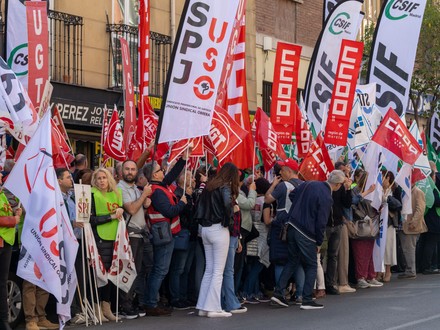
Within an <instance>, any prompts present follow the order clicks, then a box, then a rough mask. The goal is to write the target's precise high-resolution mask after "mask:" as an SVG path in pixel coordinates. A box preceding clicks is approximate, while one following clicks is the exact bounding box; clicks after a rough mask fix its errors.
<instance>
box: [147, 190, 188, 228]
mask: <svg viewBox="0 0 440 330" xmlns="http://www.w3.org/2000/svg"><path fill="white" fill-rule="evenodd" d="M151 188H152V193H151V195H153V194H154V192H155V191H156V189H159V190H162V191H163V192H164V193H165V195H167V197H168V200H169V201H170V204H171V205H176V204H177V203H178V200H177V197H176V195H174V190H173V189H172V188H171V187H167V188H165V187H163V186H161V185H158V184H153V185H152V186H151ZM148 216H149V218H150V224H155V223H158V222H162V221H168V222H170V219H169V218H166V217H165V216H164V215H163V214H162V213H160V212H159V211H157V210H156V209H155V208H154V206H153V204H151V205H150V206H149V207H148ZM170 227H171V233H172V234H173V235H176V234H177V233H178V232H180V229H181V227H180V218H179V216H175V217H174V218H172V219H171V222H170Z"/></svg>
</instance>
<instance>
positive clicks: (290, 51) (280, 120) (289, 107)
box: [270, 42, 302, 144]
mask: <svg viewBox="0 0 440 330" xmlns="http://www.w3.org/2000/svg"><path fill="white" fill-rule="evenodd" d="M301 50H302V47H301V46H297V45H292V44H288V43H284V42H278V44H277V53H276V57H275V70H274V74H273V88H272V103H271V106H270V114H271V115H270V121H271V122H272V125H273V127H274V128H275V131H276V132H277V133H278V138H279V141H280V142H281V143H282V144H290V143H291V142H292V133H293V131H294V124H295V106H296V93H297V90H298V72H299V62H300V56H301Z"/></svg>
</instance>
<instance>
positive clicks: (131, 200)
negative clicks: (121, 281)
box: [118, 160, 151, 319]
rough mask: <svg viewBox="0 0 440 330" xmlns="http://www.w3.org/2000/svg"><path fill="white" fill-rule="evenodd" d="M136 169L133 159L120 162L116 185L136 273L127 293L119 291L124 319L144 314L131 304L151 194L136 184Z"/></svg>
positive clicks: (140, 260) (138, 271)
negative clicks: (120, 169) (120, 174)
mask: <svg viewBox="0 0 440 330" xmlns="http://www.w3.org/2000/svg"><path fill="white" fill-rule="evenodd" d="M137 172H138V169H137V165H136V163H135V162H134V161H133V160H126V161H124V162H123V163H122V180H120V181H119V183H118V187H119V188H121V191H122V202H123V203H124V204H123V207H124V210H125V212H126V213H127V214H128V215H127V218H126V219H125V221H126V224H127V231H128V236H129V239H130V246H131V251H132V253H133V259H134V264H135V266H136V272H137V274H138V276H137V278H136V280H135V282H134V283H133V286H132V288H131V289H130V291H129V292H128V293H125V292H121V309H120V312H119V315H120V316H121V317H123V318H126V319H135V318H137V317H138V316H145V312H144V311H139V310H138V306H133V291H134V289H135V288H136V287H137V281H139V280H142V279H140V277H139V274H140V273H141V268H142V259H143V253H144V239H148V236H149V235H148V230H147V225H146V222H145V209H144V208H147V207H148V205H149V201H148V196H150V195H151V186H150V185H149V184H147V185H145V186H144V187H143V189H142V192H141V190H139V188H138V187H137V186H136V175H137Z"/></svg>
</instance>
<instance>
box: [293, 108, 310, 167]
mask: <svg viewBox="0 0 440 330" xmlns="http://www.w3.org/2000/svg"><path fill="white" fill-rule="evenodd" d="M295 111H296V114H295V120H296V124H295V137H296V144H297V147H298V158H304V157H305V156H307V153H308V152H309V149H310V144H311V143H312V142H313V137H312V133H311V132H310V128H309V125H308V124H307V122H306V120H305V118H304V117H303V115H302V113H301V110H300V108H299V106H298V104H295Z"/></svg>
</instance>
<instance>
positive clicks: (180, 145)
mask: <svg viewBox="0 0 440 330" xmlns="http://www.w3.org/2000/svg"><path fill="white" fill-rule="evenodd" d="M190 143H192V148H193V150H192V152H191V156H190V158H198V157H203V156H205V152H204V149H203V137H202V136H200V137H198V138H193V139H184V140H180V141H177V142H175V143H174V144H173V145H172V147H171V151H170V156H169V157H168V163H172V162H173V161H176V160H177V158H178V157H179V156H180V155H181V154H183V152H184V151H185V150H186V148H187V147H188V145H189V144H190Z"/></svg>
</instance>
